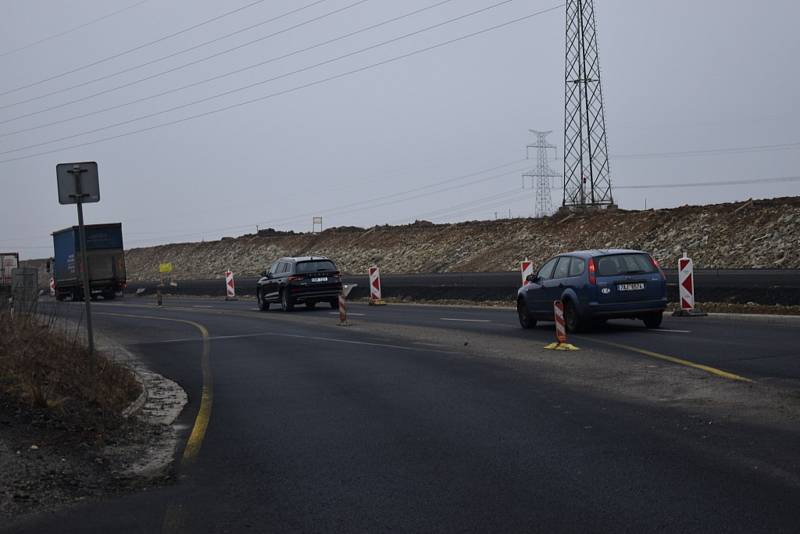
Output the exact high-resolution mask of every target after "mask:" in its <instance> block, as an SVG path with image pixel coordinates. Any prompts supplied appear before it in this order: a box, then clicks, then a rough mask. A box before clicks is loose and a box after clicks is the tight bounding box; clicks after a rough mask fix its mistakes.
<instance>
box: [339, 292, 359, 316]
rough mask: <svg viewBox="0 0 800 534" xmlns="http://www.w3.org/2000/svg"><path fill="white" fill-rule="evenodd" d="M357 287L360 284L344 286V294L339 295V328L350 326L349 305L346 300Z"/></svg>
mask: <svg viewBox="0 0 800 534" xmlns="http://www.w3.org/2000/svg"><path fill="white" fill-rule="evenodd" d="M357 285H358V284H344V285H343V286H342V292H341V293H339V326H350V323H349V322H347V304H346V303H345V300H346V299H347V296H348V295H349V294H350V292H351V291H352V290H353V288H354V287H356V286H357Z"/></svg>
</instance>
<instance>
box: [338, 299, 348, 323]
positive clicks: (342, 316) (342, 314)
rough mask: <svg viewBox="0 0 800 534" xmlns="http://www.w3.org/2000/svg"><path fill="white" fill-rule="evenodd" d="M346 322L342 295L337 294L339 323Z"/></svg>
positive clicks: (345, 310) (345, 309)
mask: <svg viewBox="0 0 800 534" xmlns="http://www.w3.org/2000/svg"><path fill="white" fill-rule="evenodd" d="M346 322H347V307H346V306H345V303H344V295H343V294H342V293H339V323H340V324H344V323H346Z"/></svg>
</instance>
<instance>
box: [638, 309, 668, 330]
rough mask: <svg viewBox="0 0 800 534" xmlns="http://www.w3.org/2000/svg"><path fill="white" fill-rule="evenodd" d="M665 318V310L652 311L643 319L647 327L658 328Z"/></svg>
mask: <svg viewBox="0 0 800 534" xmlns="http://www.w3.org/2000/svg"><path fill="white" fill-rule="evenodd" d="M663 319H664V313H663V312H656V313H651V314H650V315H646V316H644V317H642V321H644V325H645V326H646V327H647V328H658V327H659V326H661V321H662V320H663Z"/></svg>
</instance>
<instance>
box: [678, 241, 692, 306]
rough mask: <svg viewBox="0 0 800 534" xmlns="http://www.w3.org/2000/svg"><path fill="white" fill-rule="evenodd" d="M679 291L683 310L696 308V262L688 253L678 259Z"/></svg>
mask: <svg viewBox="0 0 800 534" xmlns="http://www.w3.org/2000/svg"><path fill="white" fill-rule="evenodd" d="M678 292H679V295H680V299H681V310H686V311H690V310H693V309H694V263H693V262H692V259H691V258H688V257H687V256H686V254H684V255H683V257H682V258H679V259H678Z"/></svg>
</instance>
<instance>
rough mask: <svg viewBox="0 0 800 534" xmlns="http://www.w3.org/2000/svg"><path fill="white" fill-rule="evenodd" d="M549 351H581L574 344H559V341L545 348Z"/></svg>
mask: <svg viewBox="0 0 800 534" xmlns="http://www.w3.org/2000/svg"><path fill="white" fill-rule="evenodd" d="M544 348H546V349H547V350H581V349H579V348H578V347H576V346H575V345H573V344H572V343H558V342H557V341H553V342H552V343H549V344H547V345H545V346H544Z"/></svg>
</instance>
